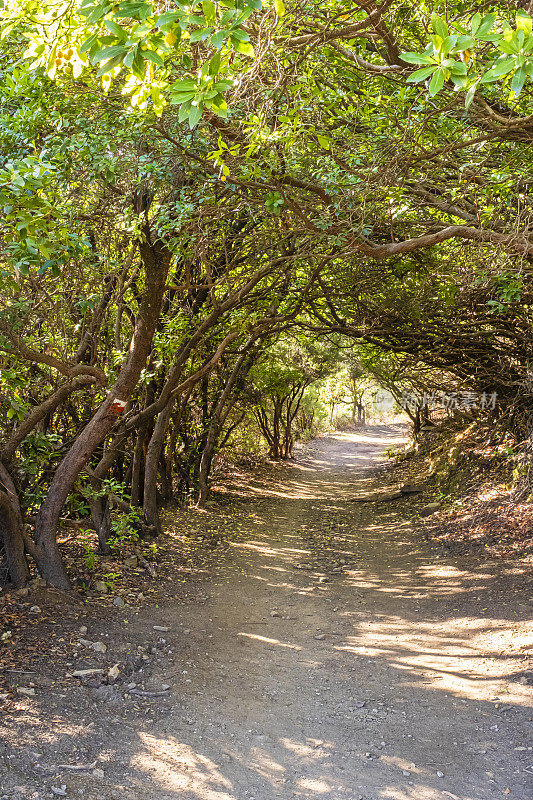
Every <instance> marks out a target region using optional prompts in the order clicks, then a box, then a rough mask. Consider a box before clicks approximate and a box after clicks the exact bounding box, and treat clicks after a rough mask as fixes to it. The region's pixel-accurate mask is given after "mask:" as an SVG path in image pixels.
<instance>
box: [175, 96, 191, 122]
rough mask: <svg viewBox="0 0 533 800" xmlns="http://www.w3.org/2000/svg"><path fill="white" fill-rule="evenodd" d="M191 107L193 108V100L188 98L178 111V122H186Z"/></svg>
mask: <svg viewBox="0 0 533 800" xmlns="http://www.w3.org/2000/svg"><path fill="white" fill-rule="evenodd" d="M191 108H192V100H187V101H186V102H185V103H183V104H182V105H181V106H180V110H179V113H178V122H185V120H186V119H187V117H188V116H189V113H190V110H191Z"/></svg>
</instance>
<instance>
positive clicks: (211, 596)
mask: <svg viewBox="0 0 533 800" xmlns="http://www.w3.org/2000/svg"><path fill="white" fill-rule="evenodd" d="M400 438H401V430H400V429H394V428H384V427H373V428H366V429H365V430H364V431H363V432H362V433H361V434H360V435H347V434H345V435H340V436H337V437H329V438H323V439H320V440H317V441H315V442H313V443H311V445H309V446H308V447H307V448H305V449H304V450H303V451H301V452H300V454H299V456H298V458H297V461H296V463H295V465H294V466H291V467H288V468H287V469H286V470H285V471H284V473H283V480H281V481H280V482H279V483H277V484H275V485H270V486H268V487H265V486H262V485H260V484H259V483H258V484H257V486H256V487H255V489H254V491H255V497H252V498H251V499H249V500H247V501H246V502H243V503H240V504H239V508H238V510H237V511H236V516H235V528H236V535H235V541H234V542H233V543H232V544H231V548H230V552H229V553H226V556H225V557H224V559H223V563H221V565H220V568H219V569H218V571H217V577H216V578H215V579H214V580H213V581H212V582H208V583H207V584H206V593H207V594H206V599H205V600H204V601H203V602H192V603H190V604H186V605H182V604H180V605H178V604H169V605H167V606H165V607H164V608H163V607H160V608H152V609H150V610H143V611H141V612H140V613H139V614H138V615H137V616H136V617H135V618H134V619H132V618H131V615H129V614H127V613H126V612H124V614H125V616H127V617H129V619H128V623H127V624H126V623H124V624H123V625H120V624H118V623H117V626H116V628H114V629H112V630H111V631H110V632H109V636H108V638H106V639H105V641H106V642H108V643H109V653H108V654H106V658H107V661H108V662H109V663H111V661H112V660H113V658H116V660H117V661H119V660H121V659H124V658H125V655H124V654H125V653H130V655H131V653H134V654H135V653H136V657H137V659H138V660H137V663H136V664H134V665H133V668H135V669H137V673H136V675H137V677H136V678H135V677H134V678H133V679H131V682H130V687H131V686H132V683H133V682H137V688H138V687H139V686H140V685H142V686H143V687H144V689H145V690H146V689H150V688H151V689H152V690H160V689H161V685H162V684H168V685H169V686H170V689H169V691H168V692H166V694H167V695H168V697H165V696H162V697H160V696H157V697H141V696H139V695H135V694H134V693H133V694H131V693H130V692H131V689H130V690H128V688H127V685H125V684H122V686H118V687H113V686H100V687H98V686H96V687H94V686H93V687H91V686H90V685H89V686H80V687H74V688H70V689H69V691H68V692H65V691H64V690H62V689H61V688H57V689H54V683H51V682H50V684H49V694H48V701H47V702H48V705H47V704H46V703H45V701H44V700H43V701H41V705H39V699H38V697H37V699H36V700H34V699H33V698H28V700H27V702H26V701H25V700H24V702H23V701H22V700H21V705H20V709H19V713H18V714H17V715H13V716H12V717H11V716H10V718H9V719H5V720H4V722H3V730H2V733H3V735H4V737H5V745H4V750H3V756H2V759H1V760H0V769H1V768H2V766H3V768H4V770H5V768H6V766H8V765H11V768H12V771H11V776H10V777H6V775H5V771H4V779H3V780H4V788H3V791H4V795H2V792H0V797H2V796H3V797H6V798H10V800H11V798H19V797H21V798H22V797H24V798H26V797H33V798H34V799H35V800H36V799H37V798H39V800H40V798H45V797H49V796H50V797H54V796H57V795H58V791H55V792H53V791H52V787H54V789H56V790H59V792H65V795H63V796H67V797H84V798H87V800H97V799H99V800H109V798H121V800H141V799H142V800H148V798H150V800H177V799H178V798H179V800H270V798H278V797H279V798H305V800H355V799H356V798H363V799H364V800H448V799H449V798H452V799H453V798H458V800H489V799H490V798H493V797H494V798H497V797H509V798H512V799H513V800H530V798H531V797H532V796H533V750H532V747H531V744H532V741H531V739H530V740H529V741H528V739H527V737H528V729H527V723H528V721H530V719H531V713H530V708H531V691H530V687H529V686H528V685H527V684H526V683H525V680H526V679H525V678H524V673H523V670H524V660H523V659H524V647H525V645H526V640H525V634H526V631H527V627H526V624H525V623H524V622H523V620H524V618H526V611H527V609H526V607H525V605H524V604H525V603H526V601H527V598H526V597H525V595H524V593H523V580H524V579H523V576H521V575H512V574H509V575H506V574H505V570H504V569H502V568H501V567H493V566H491V565H486V564H482V563H479V561H477V562H475V561H474V560H472V559H471V560H469V561H468V562H466V561H464V560H462V561H461V562H460V563H459V562H455V561H454V560H453V559H450V558H444V557H442V556H440V555H439V553H438V552H437V551H436V550H434V549H432V548H431V547H430V546H429V545H428V544H425V543H423V542H421V541H420V540H419V538H418V537H417V535H416V534H414V533H413V532H412V531H411V529H410V525H409V523H408V521H407V520H406V517H405V512H402V509H401V507H400V508H399V509H398V507H397V506H393V504H387V506H385V504H380V505H377V504H370V505H366V504H365V506H361V505H359V504H355V503H350V502H349V501H348V500H347V498H349V497H351V496H353V495H354V494H355V493H356V492H357V491H359V490H360V488H361V486H363V485H365V484H366V483H368V473H367V472H366V470H367V469H368V468H370V467H373V466H375V465H376V463H378V462H379V460H380V458H381V453H382V451H383V449H384V448H385V447H387V446H390V445H395V444H397V443H398V441H399V439H400ZM154 625H158V626H167V627H168V628H169V631H168V633H167V632H164V631H155V630H154V629H153V626H154ZM98 633H99V631H96V630H93V631H91V630H90V631H89V633H88V634H87V635H88V636H89V638H93V639H94V638H95V635H97V634H98ZM142 647H145V648H146V647H148V650H146V649H145V650H142V649H140V648H142ZM111 653H114V655H113V656H112V657H111V658H110V657H109V655H110V654H111ZM143 663H144V665H145V669H146V681H145V682H144V683H143V684H141V683H139V675H141V673H140V672H139V670H140V669H142V668H143V667H142V665H143ZM139 665H141V666H139ZM141 677H142V676H141ZM520 681H522V682H520ZM54 691H56V694H55V695H54ZM133 692H135V688H134V689H133ZM17 727H18V730H19V738H18V748H15V742H14V734H15V731H16V730H17ZM21 728H22V729H23V732H22V734H20V730H21ZM94 761H97V765H96V770H97V771H96V774H94V775H93V774H91V772H86V773H72V772H71V771H68V770H65V769H58V768H57V765H58V764H65V763H69V764H78V765H79V764H82V765H84V764H88V763H92V762H94ZM99 770H101V772H100V771H99ZM63 786H64V787H65V788H64V789H62V787H63Z"/></svg>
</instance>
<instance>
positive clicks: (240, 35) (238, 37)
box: [231, 28, 250, 42]
mask: <svg viewBox="0 0 533 800" xmlns="http://www.w3.org/2000/svg"><path fill="white" fill-rule="evenodd" d="M231 38H232V40H233V41H238V42H249V41H250V37H249V35H248V34H247V33H246V31H243V30H241V28H235V29H234V30H232V31H231Z"/></svg>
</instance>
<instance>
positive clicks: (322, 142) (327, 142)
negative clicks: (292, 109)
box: [316, 133, 331, 150]
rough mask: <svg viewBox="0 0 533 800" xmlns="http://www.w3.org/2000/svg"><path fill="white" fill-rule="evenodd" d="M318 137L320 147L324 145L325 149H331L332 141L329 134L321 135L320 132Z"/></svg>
mask: <svg viewBox="0 0 533 800" xmlns="http://www.w3.org/2000/svg"><path fill="white" fill-rule="evenodd" d="M316 138H317V139H318V144H319V145H320V147H323V148H324V149H325V150H329V149H330V148H331V142H330V140H329V139H328V138H327V136H321V135H320V134H319V133H317V136H316Z"/></svg>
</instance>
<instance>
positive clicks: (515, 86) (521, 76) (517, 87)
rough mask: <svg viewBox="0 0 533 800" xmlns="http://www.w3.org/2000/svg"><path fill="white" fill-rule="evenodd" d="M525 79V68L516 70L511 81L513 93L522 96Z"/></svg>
mask: <svg viewBox="0 0 533 800" xmlns="http://www.w3.org/2000/svg"><path fill="white" fill-rule="evenodd" d="M525 79H526V71H525V69H524V68H523V67H520V69H517V70H516V72H515V74H514V75H513V77H512V80H511V91H513V92H514V93H515V95H518V94H520V92H521V91H522V87H523V85H524V81H525Z"/></svg>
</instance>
